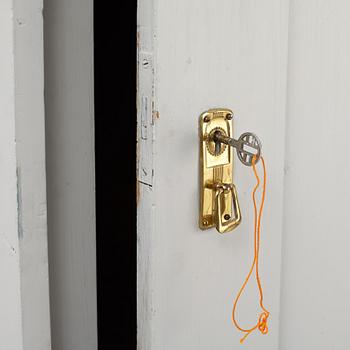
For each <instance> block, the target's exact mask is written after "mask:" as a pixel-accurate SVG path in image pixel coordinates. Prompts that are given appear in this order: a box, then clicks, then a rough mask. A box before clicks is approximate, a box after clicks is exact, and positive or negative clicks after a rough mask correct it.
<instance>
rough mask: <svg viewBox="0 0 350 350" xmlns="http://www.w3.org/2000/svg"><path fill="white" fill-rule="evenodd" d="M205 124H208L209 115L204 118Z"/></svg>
mask: <svg viewBox="0 0 350 350" xmlns="http://www.w3.org/2000/svg"><path fill="white" fill-rule="evenodd" d="M203 120H204V121H205V122H206V123H208V122H210V117H209V115H207V116H205V117H204V119H203Z"/></svg>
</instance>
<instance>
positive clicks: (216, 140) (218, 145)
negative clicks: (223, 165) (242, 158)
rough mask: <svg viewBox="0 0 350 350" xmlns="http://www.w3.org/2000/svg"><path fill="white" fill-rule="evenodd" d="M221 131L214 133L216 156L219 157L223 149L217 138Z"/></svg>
mask: <svg viewBox="0 0 350 350" xmlns="http://www.w3.org/2000/svg"><path fill="white" fill-rule="evenodd" d="M219 134H220V131H218V130H217V131H215V133H214V142H215V151H214V152H215V155H216V156H217V155H219V154H220V153H221V147H222V143H221V142H220V141H219V140H218V139H217V138H216V137H215V136H216V135H219Z"/></svg>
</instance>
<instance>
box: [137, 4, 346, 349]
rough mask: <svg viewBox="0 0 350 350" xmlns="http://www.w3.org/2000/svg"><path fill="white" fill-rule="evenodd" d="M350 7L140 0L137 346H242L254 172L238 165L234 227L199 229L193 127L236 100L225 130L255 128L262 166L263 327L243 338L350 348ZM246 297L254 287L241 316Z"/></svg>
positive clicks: (252, 344)
mask: <svg viewBox="0 0 350 350" xmlns="http://www.w3.org/2000/svg"><path fill="white" fill-rule="evenodd" d="M349 14H350V3H349V2H348V1H345V0H344V1H342V0H336V1H332V0H323V1H321V0H310V1H304V0H294V1H292V0H290V1H287V0H286V1H280V0H278V1H277V0H276V1H275V0H266V1H258V0H255V1H254V0H247V1H239V0H227V1H226V0H220V1H210V0H201V1H199V0H198V1H197V0H190V1H187V0H180V1H176V2H175V1H171V0H162V1H156V0H155V1H153V2H152V1H146V0H143V1H140V3H139V15H138V18H139V43H138V44H139V57H138V59H139V86H138V108H139V126H138V129H139V138H138V145H139V160H138V165H139V174H138V175H139V182H138V183H139V198H138V203H139V204H138V340H139V349H142V350H143V349H147V350H148V349H152V350H160V349H167V350H173V349H174V350H175V349H176V350H179V349H181V350H209V349H210V350H212V349H218V350H220V349H222V350H227V349H238V348H240V344H239V338H240V336H241V335H240V334H239V333H238V332H237V331H236V329H235V328H234V327H233V326H232V324H231V320H230V313H231V309H232V302H233V299H234V297H235V295H236V293H237V291H238V289H239V287H240V285H241V283H242V282H243V279H244V276H245V274H246V273H247V271H248V266H249V262H250V261H251V258H252V250H253V243H252V204H251V199H250V192H251V188H252V184H253V182H254V180H253V176H252V172H251V169H248V168H245V167H243V166H241V165H240V164H239V162H236V167H235V183H236V185H237V189H238V194H239V199H240V203H241V207H242V212H243V222H242V224H241V225H240V226H239V227H238V228H237V229H236V230H235V231H234V232H232V233H228V234H225V235H223V236H220V235H219V234H217V233H216V232H215V230H211V231H206V232H203V231H200V230H199V229H198V227H197V215H198V214H197V213H198V195H199V191H198V133H197V123H198V116H199V114H200V113H201V112H203V111H205V110H207V109H209V108H212V107H228V108H232V109H233V110H234V111H235V135H236V136H237V135H239V134H240V133H242V132H244V131H246V130H251V131H254V132H256V133H257V134H258V135H259V136H260V137H261V139H262V142H263V154H264V157H265V159H266V162H267V166H268V187H267V191H268V192H267V203H266V210H265V215H264V218H263V233H262V240H263V241H262V252H261V275H262V279H263V285H264V288H265V302H266V305H267V306H268V308H269V309H270V311H271V319H270V324H269V330H270V331H269V334H268V335H267V336H261V335H260V334H259V332H257V333H255V334H252V335H250V337H249V338H248V340H247V341H246V343H245V345H244V346H245V348H246V349H266V350H267V349H268V350H277V349H280V350H316V349H317V350H320V349H321V350H329V349H337V350H340V349H349V347H350V339H349V337H347V333H348V331H347V328H348V315H349V314H350V301H349V296H350V283H349V280H348V275H349V270H350V266H349V264H348V262H347V257H348V254H349V253H348V252H349V248H350V236H349V234H348V233H349V230H350V224H349V221H348V220H347V216H348V213H347V211H348V206H349V205H348V199H349V198H350V192H349V191H350V190H349V186H348V179H349V176H350V166H349V164H348V162H347V158H348V157H347V155H348V149H349V144H348V142H349V136H348V134H349V132H348V130H349V127H350V121H349V118H348V115H349V113H350V98H349V96H350V95H349V91H350V64H349V62H350V21H349V19H348V18H349ZM281 252H282V254H281ZM280 276H281V279H280ZM257 298H258V294H257V293H256V288H255V286H254V285H253V284H250V285H249V287H248V292H247V294H246V295H245V296H244V297H243V300H242V301H241V302H240V306H239V311H238V317H239V320H240V321H241V322H242V323H243V324H244V325H247V326H248V325H250V324H251V322H254V321H255V319H256V315H257V314H258V312H259V308H258V305H257Z"/></svg>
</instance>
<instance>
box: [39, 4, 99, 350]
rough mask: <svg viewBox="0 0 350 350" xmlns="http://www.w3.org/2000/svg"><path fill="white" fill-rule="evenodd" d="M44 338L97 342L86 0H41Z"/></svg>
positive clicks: (59, 347) (86, 348)
mask: <svg viewBox="0 0 350 350" xmlns="http://www.w3.org/2000/svg"><path fill="white" fill-rule="evenodd" d="M44 18H45V102H46V136H47V143H46V145H47V183H48V220H49V221H48V222H49V257H50V292H51V300H50V301H51V311H52V313H51V314H52V344H53V349H54V350H96V349H97V305H96V230H95V165H94V107H93V106H94V104H93V101H94V95H93V2H92V1H86V0H73V1H72V0H47V1H45V10H44Z"/></svg>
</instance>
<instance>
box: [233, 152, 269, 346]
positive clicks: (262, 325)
mask: <svg viewBox="0 0 350 350" xmlns="http://www.w3.org/2000/svg"><path fill="white" fill-rule="evenodd" d="M260 159H261V162H262V166H263V172H264V179H263V190H262V196H261V203H260V207H259V213H258V209H257V204H256V198H255V194H256V191H257V189H258V188H259V186H260V178H259V175H258V173H257V171H256V157H254V158H253V162H252V165H253V171H254V175H255V178H256V181H257V183H256V185H255V187H254V190H253V192H252V199H253V204H254V260H253V263H252V266H251V267H250V270H249V273H248V275H247V277H246V279H245V281H244V283H243V285H242V287H241V289H240V290H239V292H238V294H237V297H236V299H235V302H234V304H233V310H232V322H233V324H234V325H235V326H236V327H237V329H239V330H240V331H241V332H243V333H246V334H245V335H244V336H243V338H242V339H241V340H240V342H241V344H242V343H243V342H244V341H245V339H246V338H247V337H248V335H249V334H250V333H251V332H253V331H254V330H256V329H259V331H260V332H261V333H262V334H267V333H268V331H269V329H268V326H267V321H268V318H269V316H270V313H269V312H268V311H267V309H266V308H265V306H264V303H263V299H264V296H263V290H262V287H261V282H260V276H259V250H260V223H261V216H262V212H263V208H264V202H265V193H266V166H265V161H264V159H263V157H260ZM254 269H255V277H256V283H257V285H258V288H259V294H260V307H261V309H262V310H263V312H262V313H261V314H260V316H259V319H258V322H257V323H256V325H255V326H253V327H252V328H249V329H244V328H242V327H240V325H239V324H238V323H237V321H236V318H235V312H236V308H237V303H238V300H239V298H240V297H241V295H242V293H243V291H244V289H245V287H246V285H247V283H248V281H249V279H250V277H251V275H252V273H253V271H254Z"/></svg>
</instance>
